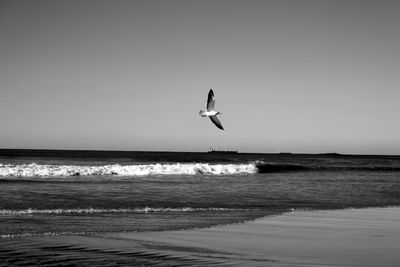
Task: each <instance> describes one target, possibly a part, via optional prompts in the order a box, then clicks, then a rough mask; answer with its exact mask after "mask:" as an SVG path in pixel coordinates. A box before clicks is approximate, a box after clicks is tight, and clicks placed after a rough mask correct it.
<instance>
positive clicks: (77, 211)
mask: <svg viewBox="0 0 400 267" xmlns="http://www.w3.org/2000/svg"><path fill="white" fill-rule="evenodd" d="M241 210H242V209H229V208H218V207H208V208H193V207H182V208H152V207H144V208H133V209H96V208H87V209H79V208H78V209H31V208H29V209H24V210H9V209H2V210H0V215H40V214H44V215H51V214H54V215H68V214H97V213H101V214H104V213H160V212H201V211H215V212H218V211H222V212H223V211H241ZM243 211H245V210H243Z"/></svg>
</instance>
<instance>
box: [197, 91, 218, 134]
mask: <svg viewBox="0 0 400 267" xmlns="http://www.w3.org/2000/svg"><path fill="white" fill-rule="evenodd" d="M214 105H215V98H214V92H213V89H212V88H211V89H210V91H209V92H208V97H207V106H206V110H207V111H204V110H200V112H199V115H200V116H201V117H203V118H204V117H209V118H210V119H211V121H212V123H214V124H215V126H217V127H218V128H219V129H221V130H223V129H224V127H222V124H221V122H220V121H219V120H218V118H217V115H219V114H222V113H221V112H218V111H215V110H214Z"/></svg>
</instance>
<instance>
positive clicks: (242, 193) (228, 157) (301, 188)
mask: <svg viewBox="0 0 400 267" xmlns="http://www.w3.org/2000/svg"><path fill="white" fill-rule="evenodd" d="M396 205H400V157H398V156H354V155H353V156H352V155H337V154H321V155H309V154H303V155H302V154H241V153H238V154H222V153H217V154H212V153H179V152H115V151H50V150H47V151H37V150H2V151H0V238H12V237H25V236H26V237H29V236H36V235H69V234H81V235H85V234H96V233H103V232H123V231H162V230H172V229H189V228H201V227H209V226H213V225H223V224H231V223H239V222H244V221H248V220H252V219H256V218H260V217H263V216H266V215H271V214H279V213H282V212H286V211H290V210H293V209H302V210H309V209H344V208H360V207H384V206H396Z"/></svg>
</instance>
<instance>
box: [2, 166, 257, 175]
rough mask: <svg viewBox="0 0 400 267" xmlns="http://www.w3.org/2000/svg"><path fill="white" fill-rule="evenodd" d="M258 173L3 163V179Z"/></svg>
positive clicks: (249, 168)
mask: <svg viewBox="0 0 400 267" xmlns="http://www.w3.org/2000/svg"><path fill="white" fill-rule="evenodd" d="M256 172H257V167H256V166H255V164H253V163H249V164H208V163H187V164H180V163H174V164H142V165H119V164H114V165H104V166H79V165H41V164H36V163H31V164H22V165H11V164H4V165H3V164H0V177H57V176H58V177H59V176H98V175H100V176H102V175H121V176H146V175H199V174H202V175H229V174H252V173H256Z"/></svg>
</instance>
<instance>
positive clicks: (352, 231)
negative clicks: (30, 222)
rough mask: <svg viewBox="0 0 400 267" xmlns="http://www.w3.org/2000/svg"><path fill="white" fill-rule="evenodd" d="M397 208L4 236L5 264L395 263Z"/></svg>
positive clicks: (399, 228) (398, 260)
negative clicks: (186, 226) (173, 227)
mask: <svg viewBox="0 0 400 267" xmlns="http://www.w3.org/2000/svg"><path fill="white" fill-rule="evenodd" d="M399 221H400V208H398V207H389V208H366V209H346V210H328V211H294V212H290V213H286V214H282V215H278V216H271V217H265V218H262V219H258V220H255V221H251V222H247V223H243V224H233V225H225V226H215V227H212V228H206V229H196V230H182V231H164V232H138V233H106V234H103V235H96V236H53V237H32V238H28V239H26V238H25V239H4V240H2V242H1V251H2V253H1V260H2V262H3V264H4V265H7V264H10V263H12V264H13V265H17V266H18V265H26V264H29V263H31V264H42V265H45V266H46V265H48V266H50V265H54V264H56V265H60V264H61V265H71V264H72V265H74V264H78V265H93V264H96V265H113V264H119V265H132V264H133V265H139V266H140V265H143V266H147V265H150V266H153V265H154V266H176V265H177V266H211V265H213V266H214V265H221V266H222V265H223V266H399V264H400V247H399V244H400V224H399V223H398V222H399Z"/></svg>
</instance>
